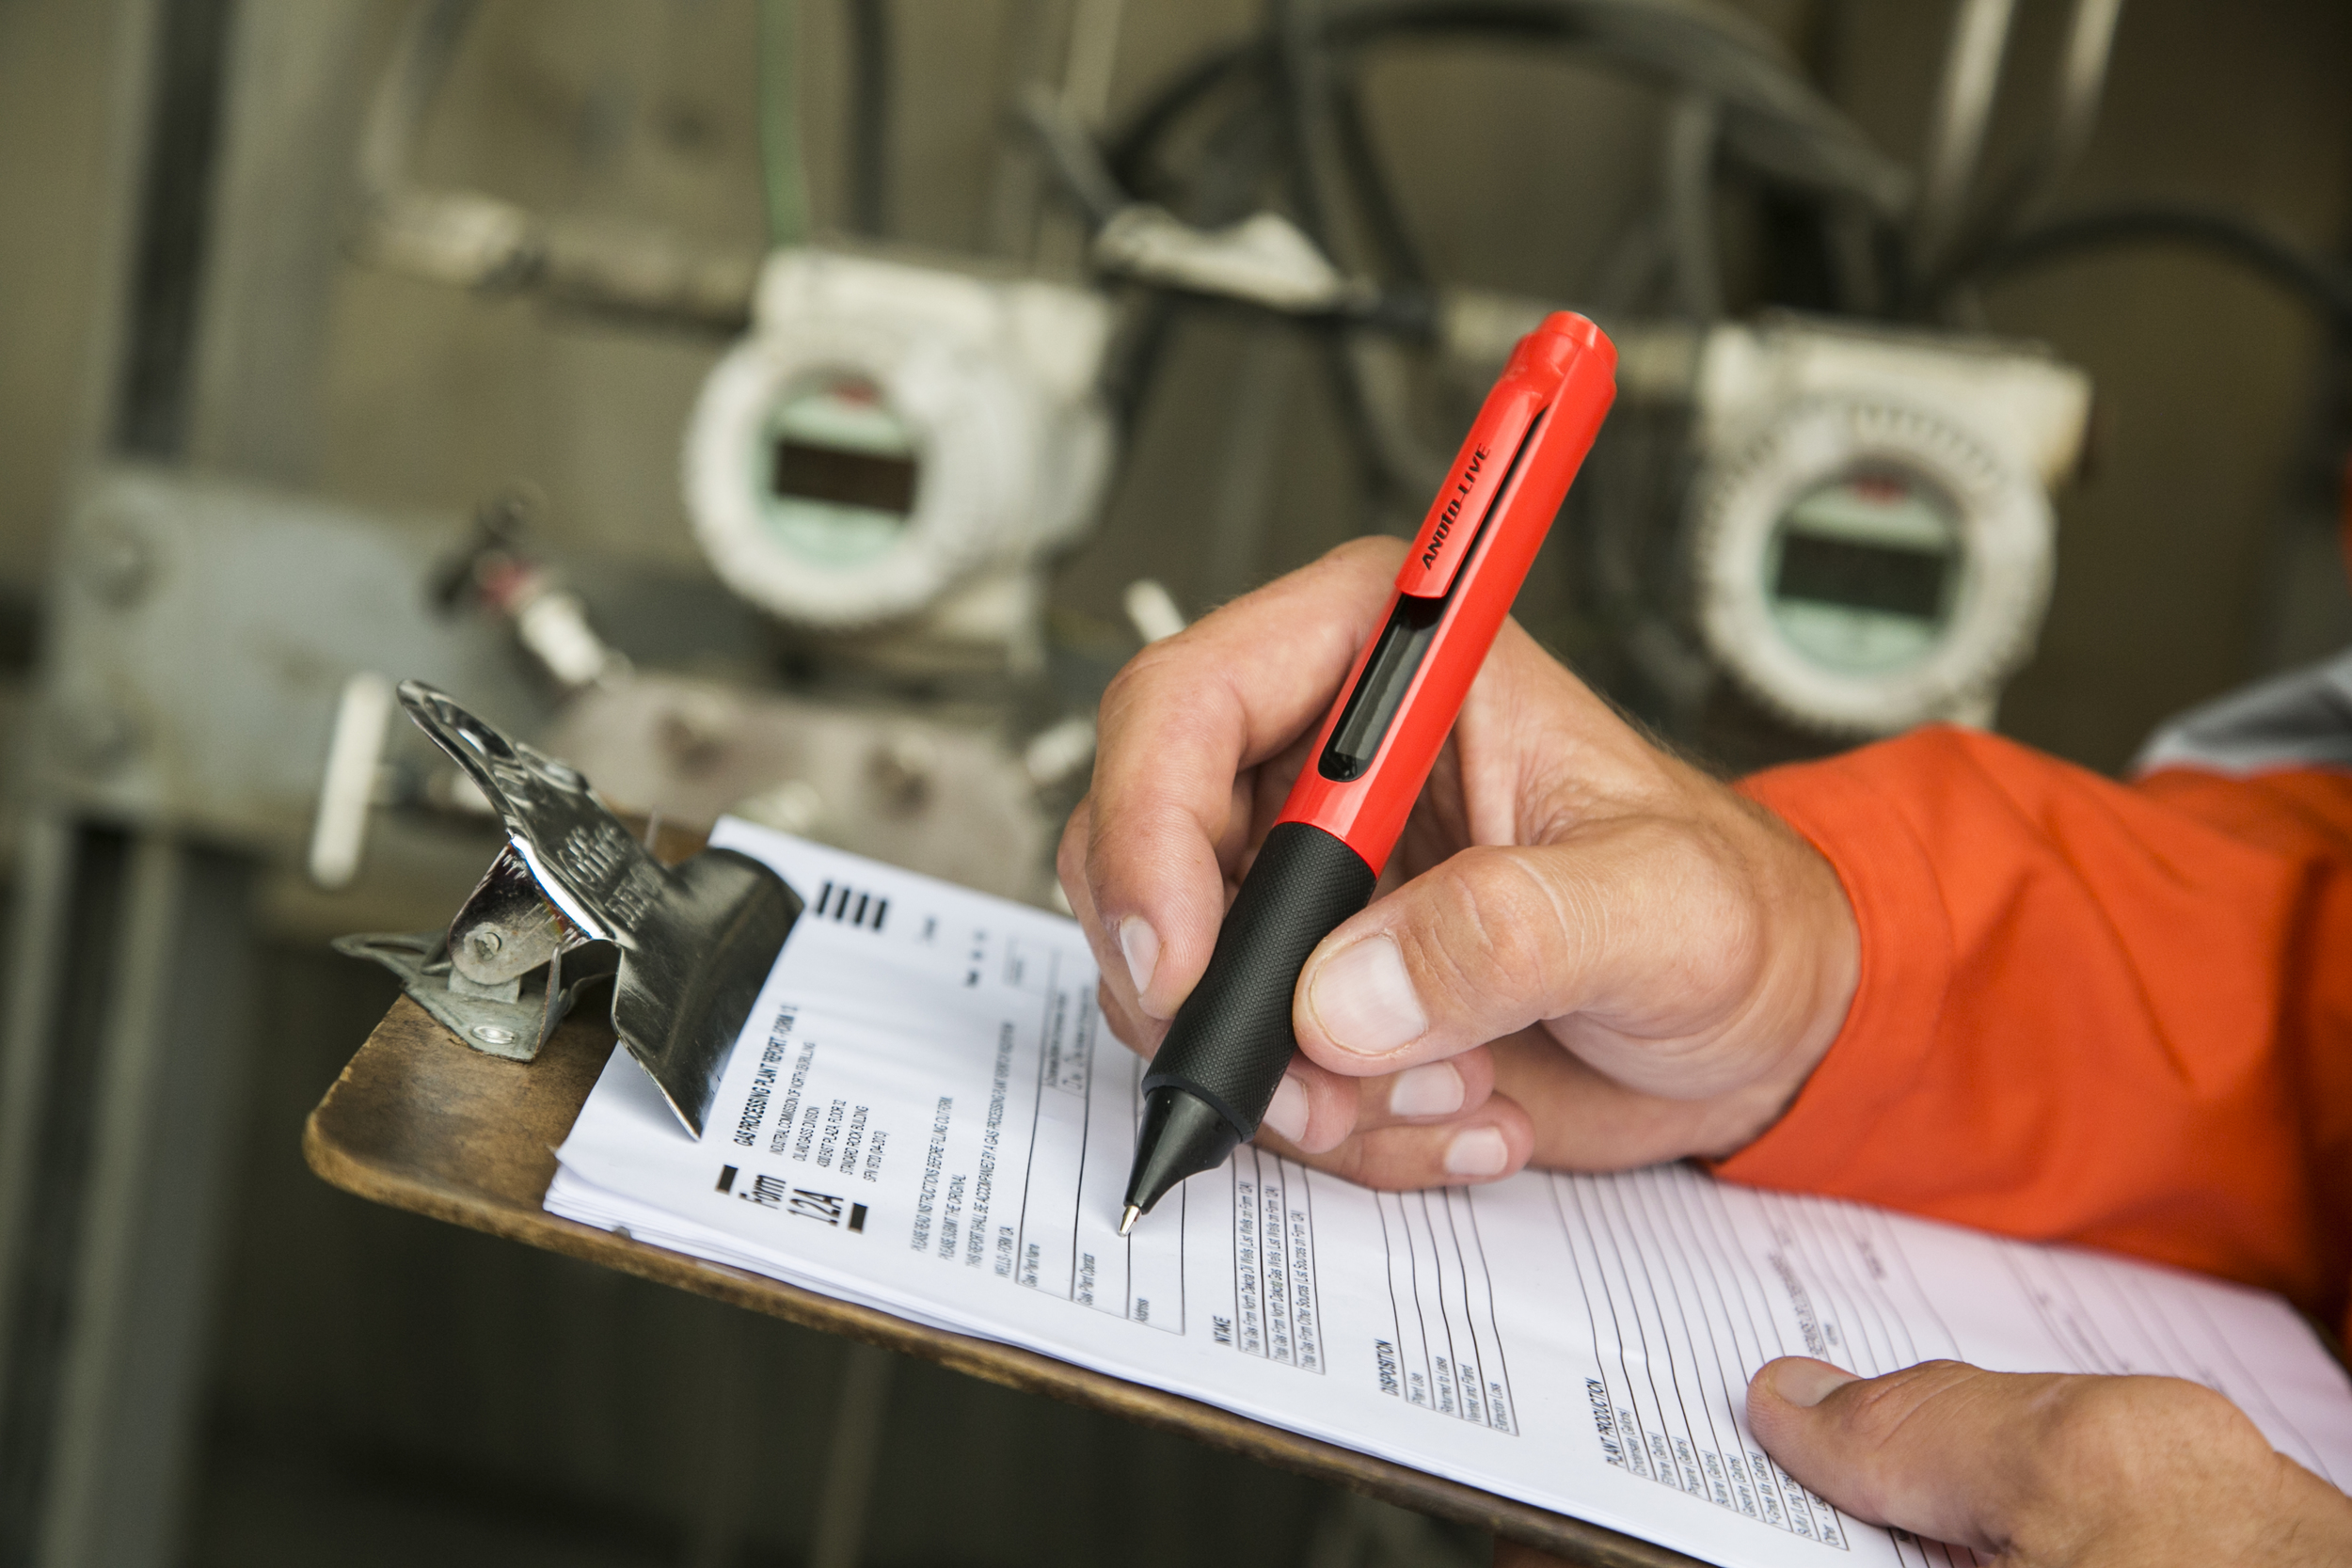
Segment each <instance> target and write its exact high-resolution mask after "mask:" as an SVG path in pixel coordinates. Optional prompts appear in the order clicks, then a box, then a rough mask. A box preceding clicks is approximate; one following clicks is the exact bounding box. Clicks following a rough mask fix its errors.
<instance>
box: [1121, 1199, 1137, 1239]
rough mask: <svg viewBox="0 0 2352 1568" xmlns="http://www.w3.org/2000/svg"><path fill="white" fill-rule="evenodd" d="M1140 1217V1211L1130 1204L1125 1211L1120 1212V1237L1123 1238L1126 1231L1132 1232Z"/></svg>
mask: <svg viewBox="0 0 2352 1568" xmlns="http://www.w3.org/2000/svg"><path fill="white" fill-rule="evenodd" d="M1142 1217H1143V1211H1142V1210H1140V1209H1138V1208H1136V1206H1135V1205H1134V1204H1132V1203H1130V1204H1129V1205H1127V1207H1126V1208H1125V1209H1123V1210H1121V1211H1120V1214H1119V1233H1120V1235H1121V1236H1124V1235H1125V1234H1127V1232H1128V1231H1130V1230H1133V1229H1134V1228H1135V1227H1136V1221H1137V1220H1139V1219H1141V1218H1142Z"/></svg>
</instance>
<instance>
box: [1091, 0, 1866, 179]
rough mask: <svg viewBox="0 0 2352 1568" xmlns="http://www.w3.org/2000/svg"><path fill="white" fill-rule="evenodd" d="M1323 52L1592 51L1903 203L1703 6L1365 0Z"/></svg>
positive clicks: (1175, 86) (1853, 131) (1141, 136)
mask: <svg viewBox="0 0 2352 1568" xmlns="http://www.w3.org/2000/svg"><path fill="white" fill-rule="evenodd" d="M1320 32H1321V36H1322V42H1323V44H1324V46H1325V48H1326V50H1327V51H1329V52H1330V53H1332V54H1333V55H1340V54H1344V53H1347V52H1352V51H1354V50H1357V49H1359V48H1361V47H1363V46H1365V45H1367V44H1371V43H1375V42H1378V41H1382V40H1389V39H1396V38H1411V37H1461V36H1470V37H1481V36H1484V37H1490V38H1502V39H1517V40H1527V41H1533V42H1540V43H1545V44H1548V45H1551V46H1555V47H1574V48H1578V49H1581V50H1583V51H1586V52H1589V53H1593V54H1596V55H1599V56H1601V57H1602V58H1603V59H1605V60H1607V61H1609V62H1610V63H1611V64H1613V65H1615V66H1617V67H1619V68H1621V69H1625V70H1629V71H1634V72H1636V73H1638V74H1643V75H1646V76H1650V77H1652V78H1654V79H1657V80H1659V81H1661V82H1664V83H1667V84H1670V85H1677V86H1682V87H1691V88H1693V89H1696V90H1699V91H1702V92H1705V93H1707V94H1708V95H1709V96H1711V97H1714V98H1716V99H1718V100H1720V101H1721V103H1722V104H1723V108H1724V150H1725V152H1726V154H1727V155H1728V156H1730V157H1732V158H1734V159H1736V160H1737V161H1739V162H1740V163H1741V164H1742V165H1744V166H1747V167H1748V168H1750V169H1752V170H1753V171H1755V172H1756V173H1757V174H1759V175H1761V176H1763V177H1765V178H1767V179H1770V180H1772V181H1775V182H1781V183H1787V184H1791V185H1795V186H1798V187H1800V188H1811V189H1814V190H1817V191H1821V192H1824V193H1840V194H1843V195H1845V196H1847V197H1849V198H1853V199H1857V200H1860V201H1862V202H1863V203H1864V204H1865V205H1867V206H1868V207H1869V208H1870V209H1871V210H1872V211H1874V212H1876V213H1878V214H1881V215H1882V216H1888V217H1891V216H1894V215H1897V214H1899V213H1900V212H1901V211H1902V210H1903V208H1904V207H1905V205H1906V204H1907V202H1908V199H1909V195H1910V184H1911V181H1910V176H1909V174H1908V173H1907V172H1906V171H1905V170H1904V169H1903V168H1902V167H1901V166H1899V165H1898V164H1897V163H1895V162H1894V160H1892V159H1890V158H1888V157H1886V156H1885V155H1884V154H1883V153H1882V152H1880V151H1879V150H1877V149H1876V148H1874V147H1872V146H1871V145H1870V144H1869V142H1868V141H1867V138H1865V137H1864V136H1863V135H1862V133H1861V132H1860V130H1859V129H1858V128H1857V127H1855V126H1854V125H1853V123H1852V122H1851V120H1850V119H1847V118H1846V117H1845V116H1844V115H1843V114H1842V113H1840V112H1839V111H1838V110H1837V109H1836V107H1835V106H1833V105H1832V104H1830V103H1828V101H1827V100H1826V99H1824V98H1822V97H1821V95H1820V93H1819V92H1817V91H1816V90H1815V89H1814V88H1813V87H1811V85H1810V84H1808V83H1807V82H1806V81H1805V80H1804V77H1803V76H1802V75H1800V74H1799V73H1798V72H1797V71H1796V70H1795V68H1794V67H1793V66H1791V65H1790V64H1788V62H1786V61H1783V60H1781V59H1779V58H1778V57H1776V56H1775V55H1772V54H1769V53H1767V52H1766V51H1765V50H1764V49H1763V48H1762V47H1761V46H1760V45H1758V44H1756V43H1755V42H1751V41H1749V40H1743V39H1741V38H1739V37H1736V36H1734V35H1733V34H1731V33H1729V32H1727V31H1725V30H1724V28H1723V27H1721V26H1720V25H1718V24H1716V23H1714V22H1713V21H1712V20H1710V19H1709V18H1708V17H1707V16H1705V15H1703V14H1699V13H1693V12H1686V11H1682V10H1677V9H1674V8H1665V7H1657V6H1648V5H1631V4H1627V3H1625V0H1451V3H1449V0H1372V3H1370V4H1363V5H1358V6H1355V7H1352V8H1349V9H1348V10H1346V11H1343V12H1341V13H1339V14H1337V15H1335V16H1330V17H1327V18H1326V19H1325V21H1324V23H1323V24H1322V26H1321V28H1320ZM1277 70H1278V64H1277V57H1276V43H1275V41H1274V40H1271V39H1268V38H1264V37H1259V38H1255V39H1249V40H1242V41H1239V42H1236V43H1232V44H1228V45H1224V46H1222V47H1220V48H1218V49H1216V50H1213V51H1211V52H1210V53H1208V54H1206V55H1202V56H1201V57H1200V58H1199V59H1197V60H1195V61H1194V62H1193V63H1192V64H1191V65H1189V66H1187V67H1185V68H1184V70H1182V71H1179V72H1178V73H1177V74H1176V75H1175V76H1173V77H1170V78H1169V79H1168V81H1167V82H1165V83H1163V84H1162V85H1161V87H1159V89H1158V90H1157V91H1155V92H1153V93H1152V95H1151V96H1150V97H1149V98H1147V99H1146V100H1145V102H1144V103H1142V104H1141V105H1140V106H1139V107H1138V108H1137V109H1136V111H1135V112H1134V113H1132V114H1131V115H1130V116H1129V117H1128V119H1127V120H1126V122H1125V123H1124V124H1123V125H1122V126H1121V128H1120V131H1119V132H1118V133H1117V135H1114V136H1113V137H1112V138H1111V148H1112V151H1111V163H1112V166H1113V167H1114V168H1116V169H1119V170H1120V171H1121V174H1122V178H1124V177H1125V176H1126V174H1127V173H1128V171H1131V170H1134V169H1136V168H1137V167H1138V166H1139V165H1140V162H1141V160H1142V159H1143V158H1144V157H1145V156H1146V155H1147V154H1148V152H1149V150H1150V148H1151V147H1152V145H1153V144H1154V143H1155V142H1156V141H1158V140H1159V139H1160V138H1161V137H1162V136H1164V135H1167V134H1168V132H1169V131H1170V130H1171V129H1172V128H1173V127H1174V126H1175V125H1176V124H1177V123H1178V122H1179V121H1181V120H1182V119H1184V117H1185V116H1186V114H1187V113H1188V112H1189V111H1190V110H1191V109H1192V107H1193V106H1194V105H1195V104H1196V103H1199V102H1200V101H1202V100H1204V99H1206V98H1207V97H1208V96H1209V95H1211V94H1212V93H1214V92H1215V91H1216V90H1217V89H1218V88H1219V87H1224V86H1225V85H1226V84H1227V83H1228V82H1230V81H1232V80H1233V79H1235V78H1237V77H1242V76H1247V75H1253V74H1254V75H1259V76H1272V75H1274V74H1275V73H1276V71H1277Z"/></svg>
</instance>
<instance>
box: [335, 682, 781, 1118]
mask: <svg viewBox="0 0 2352 1568" xmlns="http://www.w3.org/2000/svg"><path fill="white" fill-rule="evenodd" d="M400 701H401V705H402V706H403V707H404V708H405V709H406V710H407V712H408V716H409V718H411V719H412V720H414V721H416V723H417V726H418V727H419V728H420V729H421V730H423V731H424V733H425V734H426V735H427V736H430V737H431V738H432V740H433V742H434V744H435V745H437V746H438V747H439V748H440V749H441V750H442V751H443V752H446V753H448V755H449V757H450V760H451V761H453V762H454V763H455V764H456V765H457V766H458V768H460V769H462V770H463V771H464V772H465V774H466V775H467V777H468V778H469V779H471V780H472V781H473V783H474V784H476V785H477V786H478V787H480V789H481V790H482V793H483V794H484V795H485V796H486V797H487V798H488V799H489V801H490V804H491V806H492V808H493V809H494V810H495V811H496V812H497V814H498V817H499V821H500V823H501V826H502V827H504V829H505V830H506V845H505V847H503V848H501V850H500V851H499V853H498V856H497V858H496V859H494V860H493V861H492V862H491V863H490V868H489V870H488V871H486V872H485V873H484V875H483V878H482V880H481V882H480V883H479V884H478V885H477V886H476V887H475V888H474V890H473V892H472V894H471V895H469V896H468V898H467V899H466V902H465V904H464V905H463V906H462V907H461V908H460V909H459V910H458V911H457V916H456V918H455V919H454V920H453V921H451V922H450V924H449V926H448V927H447V928H446V929H444V930H438V931H417V932H390V933H371V934H362V935H355V936H347V937H342V938H339V939H337V941H336V942H335V948H336V950H337V951H338V952H341V953H343V954H346V955H348V956H350V957H352V958H367V959H371V960H373V962H376V963H380V964H382V965H383V966H384V967H385V968H387V969H389V970H390V971H391V972H392V973H393V974H397V975H399V976H400V980H401V986H402V989H403V990H405V991H406V992H407V994H408V995H409V997H410V998H411V999H412V1000H414V1001H415V1002H416V1003H417V1004H418V1005H419V1006H421V1007H423V1008H424V1009H425V1011H426V1012H428V1013H430V1014H432V1015H433V1017H434V1018H435V1019H436V1020H437V1021H438V1022H440V1023H441V1024H442V1025H444V1026H445V1027H446V1028H448V1029H449V1030H450V1031H451V1032H452V1033H453V1034H454V1035H456V1036H457V1037H458V1038H460V1039H462V1040H464V1041H465V1042H466V1043H467V1044H468V1045H469V1046H471V1047H473V1048H474V1049H475V1050H477V1051H482V1052H485V1053H488V1054H490V1055H493V1056H503V1057H507V1058H509V1059H511V1060H514V1061H520V1062H527V1061H530V1060H532V1058H533V1057H534V1056H536V1055H537V1054H538V1053H539V1049H540V1047H542V1046H543V1045H545V1044H546V1043H547V1041H548V1037H549V1036H551V1035H552V1034H553V1033H554V1032H555V1027H556V1025H557V1024H558V1023H560V1022H563V1020H564V1015H565V1014H566V1013H567V1012H569V1011H570V1010H571V1008H572V1006H573V1005H574V1004H575V1003H576V1002H577V1001H578V1000H579V999H580V997H581V995H583V994H584V993H585V992H586V991H587V990H590V989H591V988H592V987H594V986H597V985H601V984H603V983H605V982H607V981H610V982H611V983H612V1027H613V1032H614V1033H615V1034H616V1035H617V1036H618V1037H620V1040H621V1043H622V1044H624V1045H626V1046H627V1047H628V1052H629V1054H630V1055H631V1056H633V1057H635V1058H636V1059H637V1061H638V1063H639V1065H641V1066H642V1067H644V1069H645V1070H646V1072H647V1073H649V1074H650V1075H651V1076H652V1078H653V1080H654V1082H655V1083H656V1084H657V1085H660V1089H661V1092H662V1094H663V1095H664V1096H665V1097H666V1098H667V1099H668V1100H669V1101H670V1105H671V1108H672V1109H673V1110H675V1112H676V1113H677V1115H678V1118H679V1119H680V1120H681V1121H683V1122H684V1123H685V1124H686V1127H687V1129H688V1131H689V1132H692V1133H693V1134H694V1135H695V1136H696V1137H700V1136H701V1135H702V1127H703V1118H704V1117H705V1115H706V1114H707V1112H708V1110H709V1107H710V1101H711V1097H712V1095H713V1094H714V1092H715V1091H716V1089H717V1086H718V1081H719V1075H720V1073H721V1071H722V1070H723V1069H724V1067H725V1066H726V1058H727V1053H728V1052H729V1050H730V1049H731V1048H732V1047H733V1045H734V1043H735V1037H736V1035H737V1034H738V1033H739V1031H740V1030H741V1028H742V1026H743V1021H744V1020H745V1019H746V1018H748V1017H749V1016H750V1014H751V1009H752V1006H753V1004H754V1003H755V1001H756V1000H757V999H758V995H759V990H760V987H761V986H762V985H763V984H764V983H765V981H766V980H767V977H768V972H769V970H770V969H771V967H772V966H773V964H774V962H775V958H776V955H777V953H778V952H780V951H781V950H782V949H783V946H784V939H785V938H786V937H787V935H789V934H790V932H791V929H792V926H793V924H794V922H795V921H797V920H798V919H799V918H800V913H801V909H802V900H801V898H800V895H798V894H796V893H794V892H793V891H792V889H791V888H790V887H789V886H787V884H786V882H785V880H784V879H782V878H781V877H779V876H777V875H776V874H775V872H774V871H772V870H771V869H770V868H769V867H767V866H765V865H762V864H761V863H759V862H757V861H755V860H753V859H752V858H751V857H749V856H747V855H740V854H738V853H736V852H735V851H733V850H731V849H705V850H703V851H702V852H701V853H699V854H697V855H694V856H692V857H691V858H690V859H688V860H685V861H682V862H680V863H678V864H676V865H674V866H668V865H663V864H662V863H660V861H659V860H657V859H656V858H655V857H654V854H653V851H652V848H651V845H650V840H651V838H652V833H651V832H650V830H649V831H648V833H647V839H648V842H647V843H640V842H639V841H638V839H637V837H636V836H635V835H634V834H633V833H631V832H629V831H628V828H627V827H626V826H625V825H624V824H623V823H622V822H621V820H620V818H618V817H617V816H614V815H613V814H612V808H611V807H609V806H607V805H606V804H605V803H604V801H603V800H602V799H600V798H599V797H598V796H597V795H596V791H595V790H593V789H592V788H590V787H589V784H588V781H587V779H585V778H584V777H582V776H581V775H580V771H579V770H578V769H577V768H572V767H570V766H569V765H567V764H565V763H563V762H560V761H558V760H557V759H555V758H553V757H550V756H548V755H547V754H545V753H544V752H538V751H536V750H534V749H532V747H530V746H527V745H524V744H523V743H521V742H520V741H516V740H510V739H508V738H507V737H506V736H503V735H501V734H500V733H499V732H498V731H497V730H495V729H492V728H491V727H490V726H489V725H487V724H485V723H484V722H483V721H481V720H479V719H477V718H475V717H474V716H473V715H472V714H470V713H469V712H467V711H466V710H465V709H464V708H462V707H459V706H458V705H456V703H454V702H453V701H452V700H451V699H450V698H449V697H448V696H446V695H444V694H443V693H442V692H440V691H437V690H436V689H433V688H432V687H429V686H426V685H424V684H423V683H422V682H421V681H413V680H412V681H404V682H403V683H402V684H401V687H400Z"/></svg>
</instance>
